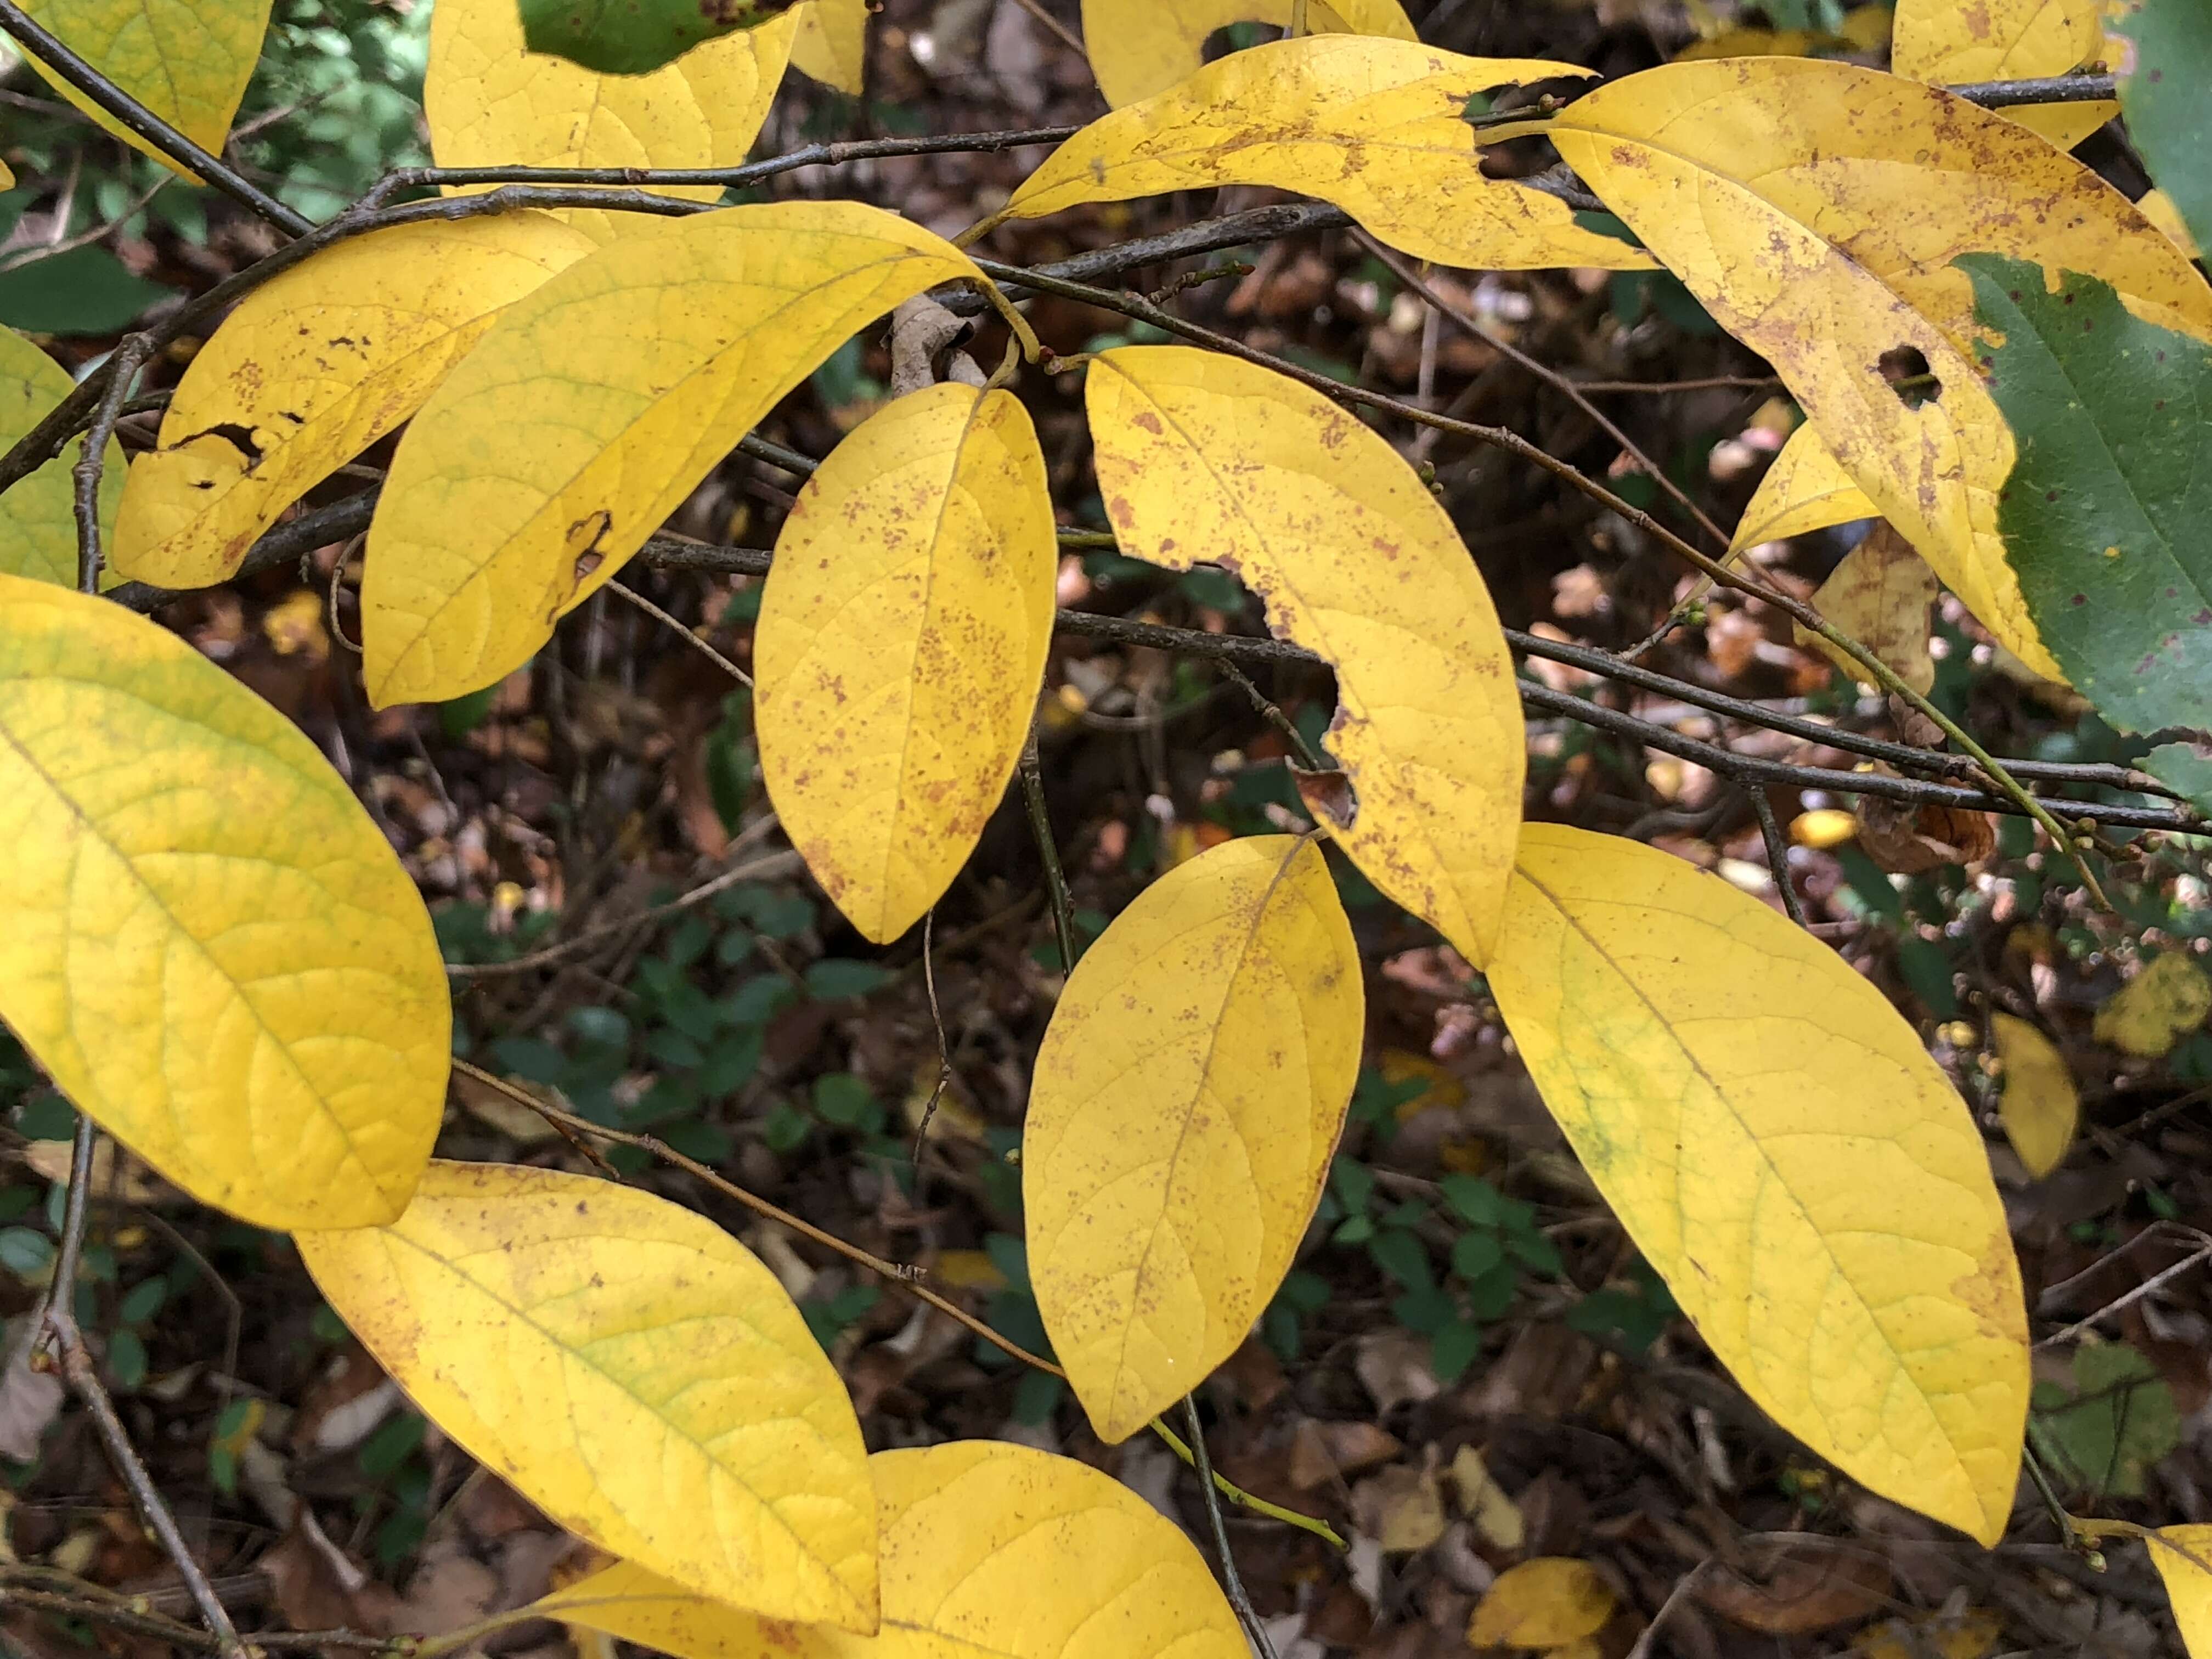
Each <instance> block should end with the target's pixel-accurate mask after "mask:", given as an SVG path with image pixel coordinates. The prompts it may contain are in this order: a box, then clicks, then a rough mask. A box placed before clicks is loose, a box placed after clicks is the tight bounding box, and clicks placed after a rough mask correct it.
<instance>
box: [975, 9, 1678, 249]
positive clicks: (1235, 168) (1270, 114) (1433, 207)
mask: <svg viewBox="0 0 2212 1659" xmlns="http://www.w3.org/2000/svg"><path fill="white" fill-rule="evenodd" d="M1588 74H1589V71H1588V70H1583V69H1578V68H1577V67H1576V66H1575V65H1573V64H1553V63H1547V62H1543V61H1541V60H1535V59H1524V58H1462V57H1459V56H1458V55H1456V54H1455V53H1453V52H1443V51H1439V50H1437V48H1435V47H1432V46H1421V45H1419V43H1417V42H1414V41H1410V40H1380V39H1376V38H1374V37H1371V36H1364V35H1354V34H1323V35H1316V36H1313V37H1311V38H1310V39H1305V40H1281V41H1276V42H1273V43H1270V44H1268V45H1266V46H1255V47H1253V48H1252V49H1251V50H1249V51H1248V52H1236V53H1233V54H1232V55H1231V56H1230V57H1227V58H1223V59H1222V60H1221V61H1219V62H1218V63H1215V64H1208V65H1207V66H1206V68H1204V69H1202V70H1200V71H1199V72H1198V73H1197V74H1195V75H1194V76H1191V77H1190V79H1189V80H1188V81H1186V82H1182V83H1181V84H1180V85H1177V86H1176V87H1173V88H1170V89H1169V90H1167V91H1165V92H1162V93H1159V94H1157V95H1155V96H1153V97H1151V98H1148V99H1146V100H1144V101H1143V102H1141V103H1136V104H1131V105H1129V106H1127V107H1125V108H1122V109H1118V110H1116V111H1115V112H1113V113H1112V114H1111V115H1108V116H1105V117H1103V118H1100V119H1098V120H1097V121H1093V122H1092V123H1091V125H1089V126H1087V127H1085V129H1084V130H1083V131H1081V132H1079V133H1077V134H1076V135H1075V136H1074V137H1073V138H1070V139H1069V140H1068V141H1067V142H1066V143H1064V144H1062V145H1061V146H1060V148H1059V149H1056V150H1054V152H1053V153H1052V155H1051V156H1050V157H1048V159H1047V160H1046V161H1045V163H1044V165H1043V166H1042V167H1039V168H1038V169H1037V170H1036V172H1035V173H1031V174H1030V176H1029V178H1028V179H1025V180H1024V182H1023V184H1022V186H1021V188H1020V189H1018V190H1017V191H1015V192H1014V195H1013V199H1012V201H1010V202H1009V203H1008V204H1006V213H1007V214H1008V215H1010V216H1013V217H1016V218H1023V219H1034V218H1039V217H1042V216H1044V215H1046V214H1048V213H1058V212H1060V211H1061V210H1063V209H1066V208H1070V207H1074V206H1077V205H1079V204H1082V203H1085V202H1123V201H1127V200H1129V199H1130V198H1131V197H1139V196H1159V195H1164V194H1165V193H1167V192H1168V191H1177V190H1203V189H1208V188H1211V187H1212V186H1215V185H1273V186H1274V187H1276V188H1277V189H1280V190H1294V191H1298V192H1300V193H1301V194H1303V195H1307V196H1315V197H1320V198H1321V199H1322V201H1324V202H1333V203H1334V204H1336V205H1337V206H1339V207H1340V208H1342V209H1343V210H1345V211H1346V213H1349V214H1350V215H1351V216H1352V217H1353V218H1355V219H1357V220H1358V222H1360V223H1361V224H1362V225H1364V226H1365V227H1366V228H1367V229H1368V230H1369V231H1370V232H1371V233H1372V234H1374V235H1375V236H1376V238H1377V239H1378V240H1382V241H1385V242H1388V243H1389V244H1390V246H1393V247H1395V248H1398V249H1401V250H1402V251H1403V252H1407V253H1410V254H1413V255H1414V256H1415V257H1416V258H1423V259H1434V260H1436V261H1437V262H1438V263H1439V264H1448V265H1467V266H1473V267H1476V268H1478V269H1486V270H1522V269H1527V268H1531V267H1537V266H1544V265H1597V266H1603V267H1607V268H1609V269H1613V270H1643V269H1647V268H1649V267H1650V264H1651V260H1650V257H1649V256H1648V255H1646V254H1644V252H1641V251H1640V250H1638V249H1637V248H1633V247H1631V246H1629V245H1628V244H1627V243H1626V242H1624V241H1621V240H1619V239H1618V238H1615V237H1612V236H1606V235H1602V234H1599V233H1598V232H1596V231H1592V230H1584V229H1583V228H1582V227H1581V226H1579V225H1578V224H1577V223H1576V222H1575V216H1574V212H1573V210H1572V209H1571V208H1569V207H1568V206H1567V204H1565V202H1562V201H1560V200H1559V198H1558V197H1553V196H1547V195H1546V194H1545V193H1544V192H1543V191H1538V190H1532V189H1530V188H1529V187H1528V185H1520V184H1515V183H1512V182H1510V181H1509V180H1505V179H1489V178H1486V177H1485V176H1484V175H1483V172H1482V167H1481V157H1480V154H1479V153H1478V149H1477V144H1476V140H1477V138H1478V137H1480V134H1479V133H1478V132H1477V131H1476V129H1475V128H1474V127H1473V126H1471V125H1468V120H1467V111H1468V100H1469V99H1471V98H1474V97H1475V96H1476V95H1477V94H1480V93H1482V92H1483V91H1484V90H1485V89H1486V88H1492V87H1498V86H1501V85H1505V84H1509V83H1513V82H1530V81H1543V80H1551V79H1554V78H1557V77H1559V76H1586V75H1588Z"/></svg>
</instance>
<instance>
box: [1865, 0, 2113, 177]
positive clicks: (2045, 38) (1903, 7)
mask: <svg viewBox="0 0 2212 1659" xmlns="http://www.w3.org/2000/svg"><path fill="white" fill-rule="evenodd" d="M2104 46H2105V29H2104V15H2103V0H1898V3H1897V16H1896V21H1895V22H1894V23H1893V25H1892V33H1891V36H1890V54H1889V56H1890V67H1891V68H1892V69H1893V70H1895V71H1896V72H1897V73H1898V74H1899V75H1903V76H1910V77H1911V79H1913V80H1915V81H1927V82H1932V83H1933V84H1935V85H1936V86H1939V87H1952V86H1959V85H1962V84H1964V83H1966V82H1971V81H2029V80H2036V79H2039V78H2042V77H2044V76H2053V75H2069V74H2071V73H2072V72H2073V71H2074V70H2077V69H2080V68H2081V66H2082V65H2083V64H2087V63H2089V62H2091V61H2092V60H2093V59H2095V58H2100V57H2101V56H2102V55H2103V53H2104ZM2119 112H2120V106H2119V105H2118V104H2117V103H2115V102H2114V101H2112V100H2111V99H2103V100H2099V101H2097V102H2094V103H2087V104H2044V105H2022V106H2016V107H2014V108H2010V109H2008V110H2006V111H2005V112H2004V113H2005V115H2006V116H2007V118H2009V119H2011V120H2014V121H2016V122H2018V123H2019V124H2020V125H2022V126H2024V127H2027V129H2028V130H2029V131H2033V132H2036V133H2039V134H2041V135H2042V136H2043V137H2045V138H2047V139H2048V140H2050V141H2051V143H2054V144H2056V145H2057V146H2058V147H2059V149H2073V148H2074V146H2075V145H2076V144H2078V143H2081V141H2082V140H2083V139H2084V138H2087V137H2088V136H2089V135H2090V134H2091V133H2093V132H2094V131H2096V130H2097V129H2098V128H2099V127H2101V126H2102V125H2105V123H2106V122H2107V121H2109V120H2111V119H2112V118H2113V117H2114V116H2116V115H2118V113H2119Z"/></svg>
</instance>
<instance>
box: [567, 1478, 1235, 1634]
mask: <svg viewBox="0 0 2212 1659" xmlns="http://www.w3.org/2000/svg"><path fill="white" fill-rule="evenodd" d="M868 1468H869V1471H870V1473H871V1474H873V1475H874V1477H875V1487H876V1501H877V1503H878V1505H879V1506H880V1508H879V1510H878V1515H879V1516H880V1518H881V1525H882V1534H883V1586H884V1621H883V1628H882V1630H881V1632H879V1633H878V1634H877V1635H876V1636H875V1637H873V1638H869V1637H862V1636H849V1635H846V1634H844V1633H843V1632H838V1631H834V1630H829V1629H826V1628H824V1627H823V1626H818V1625H817V1626H810V1627H795V1626H789V1625H771V1624H768V1623H764V1622H763V1621H762V1620H756V1619H752V1618H749V1617H747V1616H746V1615H745V1614H744V1613H733V1612H732V1611H731V1610H730V1609H729V1608H728V1607H717V1606H714V1604H712V1603H710V1602H707V1601H702V1600H701V1599H700V1598H699V1597H698V1596H696V1595H685V1594H684V1593H683V1592H682V1591H680V1590H678V1589H677V1588H676V1587H675V1586H674V1585H672V1584H669V1583H665V1582H664V1581H659V1580H656V1579H654V1578H653V1577H652V1576H651V1575H650V1574H648V1573H645V1572H641V1571H639V1569H638V1568H636V1567H635V1566H634V1565H631V1564H629V1563H628V1562H623V1563H621V1564H619V1565H615V1566H612V1567H609V1568H607V1569H606V1570H605V1571H602V1572H599V1573H595V1574H593V1575H592V1577H588V1578H585V1579H582V1580H580V1581H579V1582H578V1583H574V1584H572V1585H570V1586H569V1587H568V1589H564V1590H560V1591H556V1593H555V1594H554V1595H550V1596H548V1597H546V1598H545V1600H544V1601H541V1602H539V1603H538V1610H540V1611H542V1612H543V1613H544V1614H545V1616H546V1617H548V1618H555V1619H561V1620H566V1621H568V1623H570V1624H572V1625H580V1626H585V1627H586V1628H588V1629H592V1630H597V1631H602V1632H605V1633H606V1634H608V1635H610V1636H617V1637H621V1638H623V1639H624V1640H626V1641H631V1642H636V1643H640V1644H643V1645H644V1646H647V1647H652V1648H658V1649H659V1650H661V1651H662V1652H663V1653H671V1654H675V1655H678V1656H679V1659H764V1656H767V1655H770V1654H773V1655H775V1656H777V1659H955V1656H966V1659H1246V1656H1247V1655H1248V1654H1249V1651H1250V1650H1249V1649H1248V1648H1247V1647H1246V1646H1245V1644H1244V1638H1243V1634H1242V1632H1239V1630H1238V1629H1237V1619H1236V1615H1235V1614H1234V1613H1231V1611H1230V1608H1229V1603H1228V1602H1227V1601H1225V1599H1224V1598H1223V1596H1222V1594H1221V1592H1220V1590H1219V1589H1218V1588H1216V1586H1215V1584H1214V1582H1213V1575H1212V1572H1211V1571H1209V1570H1208V1569H1207V1567H1206V1563H1205V1561H1204V1560H1203V1559H1200V1556H1199V1553H1198V1552H1197V1550H1196V1549H1194V1548H1193V1547H1192V1546H1191V1542H1190V1541H1189V1540H1188V1538H1186V1537H1185V1536H1184V1535H1183V1534H1182V1529H1181V1528H1178V1527H1176V1525H1175V1523H1174V1522H1171V1521H1168V1520H1166V1519H1164V1517H1163V1516H1161V1515H1160V1514H1159V1512H1158V1510H1154V1509H1153V1508H1152V1506H1151V1505H1150V1504H1147V1503H1146V1502H1145V1500H1144V1499H1143V1498H1139V1497H1138V1496H1137V1495H1136V1493H1134V1492H1131V1491H1130V1490H1129V1488H1128V1487H1127V1486H1123V1485H1122V1484H1121V1482H1120V1481H1118V1480H1114V1479H1113V1478H1112V1477H1110V1476H1109V1475H1106V1474H1101V1473H1100V1472H1099V1471H1098V1470H1097V1469H1094V1468H1090V1467H1089V1466H1088V1465H1086V1464H1083V1463H1079V1462H1075V1461H1074V1460H1073V1458H1066V1457H1055V1456H1054V1455H1051V1454H1050V1453H1048V1452H1041V1451H1033V1450H1031V1449H1030V1448H1028V1447H1026V1446H1016V1445H1009V1444H1007V1443H1004V1442H1000V1441H987V1440H964V1441H957V1442H955V1443H952V1444H951V1445H944V1446H932V1447H929V1448H927V1449H924V1450H915V1451H885V1452H878V1453H877V1454H876V1455H874V1456H873V1457H872V1458H870V1459H869V1460H868Z"/></svg>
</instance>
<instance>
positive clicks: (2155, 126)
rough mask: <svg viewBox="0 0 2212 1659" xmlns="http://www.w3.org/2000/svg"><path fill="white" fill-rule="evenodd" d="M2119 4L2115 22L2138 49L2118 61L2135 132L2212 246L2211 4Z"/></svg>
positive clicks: (2130, 0) (2200, 242)
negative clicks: (2207, 76) (2207, 88)
mask: <svg viewBox="0 0 2212 1659" xmlns="http://www.w3.org/2000/svg"><path fill="white" fill-rule="evenodd" d="M2112 13H2113V27H2114V28H2115V29H2116V30H2117V31H2118V34H2119V36H2120V38H2121V39H2122V40H2125V41H2126V42H2127V43H2128V44H2129V45H2130V46H2133V47H2134V49H2135V58H2134V61H2133V62H2132V63H2130V64H2122V65H2120V66H2119V67H2120V68H2121V69H2122V70H2124V74H2123V75H2122V76H2121V77H2120V107H2121V108H2123V109H2124V110H2125V111H2126V112H2127V115H2128V136H2129V137H2130V138H2132V139H2134V140H2135V142H2136V144H2138V145H2139V146H2141V148H2142V153H2143V159H2144V160H2145V161H2148V162H2149V163H2150V171H2151V177H2152V178H2153V179H2155V180H2156V181H2157V184H2158V186H2159V188H2160V189H2161V190H2163V191H2165V192H2166V195H2167V196H2168V197H2170V198H2171V199H2172V202H2173V204H2174V205H2175V206H2176V207H2177V208H2179V210H2181V218H2182V222H2183V223H2185V225H2187V226H2188V227H2189V233H2190V235H2191V239H2192V240H2195V242H2196V244H2197V246H2199V247H2212V168H2208V167H2206V166H2205V158H2206V157H2207V156H2212V108H2208V107H2207V105H2206V100H2205V97H2204V65H2205V64H2208V63H2212V9H2207V8H2206V7H2205V6H2203V4H2201V3H2200V0H2115V3H2114V4H2113V5H2112Z"/></svg>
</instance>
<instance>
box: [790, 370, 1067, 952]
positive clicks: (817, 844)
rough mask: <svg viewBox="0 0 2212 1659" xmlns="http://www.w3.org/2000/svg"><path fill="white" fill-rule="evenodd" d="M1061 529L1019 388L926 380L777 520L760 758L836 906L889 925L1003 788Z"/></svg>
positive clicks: (909, 910) (858, 921) (1023, 725)
mask: <svg viewBox="0 0 2212 1659" xmlns="http://www.w3.org/2000/svg"><path fill="white" fill-rule="evenodd" d="M1059 568H1060V549H1059V544H1058V542H1057V540H1056V538H1055V536H1054V529H1053V508H1052V496H1051V494H1050V492H1049V490H1048V488H1047V485H1046V483H1045V464H1044V455H1043V453H1042V451H1041V450H1039V449H1038V447H1037V440H1036V428H1034V427H1033V426H1031V425H1030V417H1029V414H1028V411H1027V410H1024V408H1023V407H1022V404H1021V401H1020V400H1019V399H1018V398H1015V397H1014V396H1013V395H1012V393H1011V392H978V391H977V390H975V388H974V387H972V386H957V385H951V384H946V385H943V386H929V387H927V388H925V389H924V390H922V391H920V392H914V393H912V394H911V395H909V396H908V397H904V398H900V399H898V400H897V401H896V403H893V404H890V405H888V406H887V407H885V408H884V409H883V410H879V411H878V412H877V413H876V414H875V415H873V416H870V417H869V418H868V419H867V420H866V421H865V422H862V423H861V424H860V426H859V427H858V428H855V429H854V432H853V433H852V434H851V435H849V436H848V437H847V438H846V440H845V441H843V442H842V443H841V444H839V445H838V446H837V447H836V449H835V450H833V451H831V452H830V455H829V459H828V460H826V461H824V462H823V465H822V466H821V468H820V470H819V471H817V472H816V473H815V475H814V477H812V478H811V480H810V481H809V482H808V483H807V484H806V487H805V489H802V490H801V491H800V492H799V502H798V505H797V506H796V507H793V509H792V512H791V515H790V516H789V517H788V518H787V519H786V520H784V526H783V531H782V533H781V535H780V536H778V537H777V538H776V553H775V566H774V568H772V569H771V570H770V572H769V578H768V585H767V589H766V592H764V593H763V597H762V600H761V612H760V623H759V627H758V629H757V631H756V633H755V634H754V636H753V651H754V658H755V661H754V674H755V679H756V684H755V687H754V691H753V718H754V721H755V726H756V729H757V733H758V737H759V740H760V757H761V773H762V776H763V779H764V780H765V781H766V782H767V785H768V790H769V799H771V800H772V801H774V802H775V808H776V812H777V815H778V816H779V817H781V819H782V820H783V827H784V830H785V833H787V835H788V836H790V837H791V843H792V845H793V847H796V848H798V849H799V852H800V853H801V854H804V855H805V859H806V863H807V867H808V868H809V869H811V871H812V872H814V877H815V879H816V880H817V881H819V882H820V883H821V884H822V887H823V891H825V892H826V893H828V894H829V896H830V897H831V898H832V899H834V900H835V901H836V904H837V908H839V909H841V910H842V911H843V912H844V913H845V915H846V916H847V917H848V919H850V921H852V923H853V925H854V927H857V928H859V929H860V932H861V933H863V934H865V935H866V937H867V938H869V939H873V940H874V941H876V943H878V944H879V945H887V944H889V943H890V941H891V940H893V939H896V938H898V936H899V935H900V934H902V933H905V932H906V930H907V929H908V927H912V926H913V925H914V924H915V922H916V921H920V920H921V914H922V912H923V911H925V910H927V909H928V908H929V907H930V906H931V905H933V904H934V903H936V902H937V900H938V898H939V896H940V895H941V894H943V892H944V891H945V889H946V888H947V887H949V886H950V885H951V883H952V878H953V877H955V876H957V874H959V873H960V867H961V866H963V864H965V863H966V862H967V861H968V855H969V854H970V853H972V852H974V851H975V842H976V841H977V840H978V838H980V837H981V835H982V833H983V825H984V823H985V822H986V821H987V819H988V818H989V817H990V816H991V813H992V811H993V810H994V808H996V807H997V805H998V804H999V798H1000V796H1001V795H1002V794H1004V793H1006V780H1007V779H1008V778H1010V777H1012V775H1013V770H1014V764H1015V763H1016V762H1017V761H1018V760H1019V759H1020V758H1021V752H1022V744H1023V743H1024V740H1025V739H1026V738H1027V737H1028V735H1029V729H1030V717H1031V716H1032V715H1033V714H1035V713H1036V702H1037V694H1038V691H1039V690H1040V688H1041V687H1042V684H1043V680H1044V659H1045V653H1046V651H1047V649H1048V647H1049V646H1050V645H1051V642H1052V617H1053V585H1054V580H1055V579H1056V577H1057V574H1058V572H1059Z"/></svg>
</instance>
